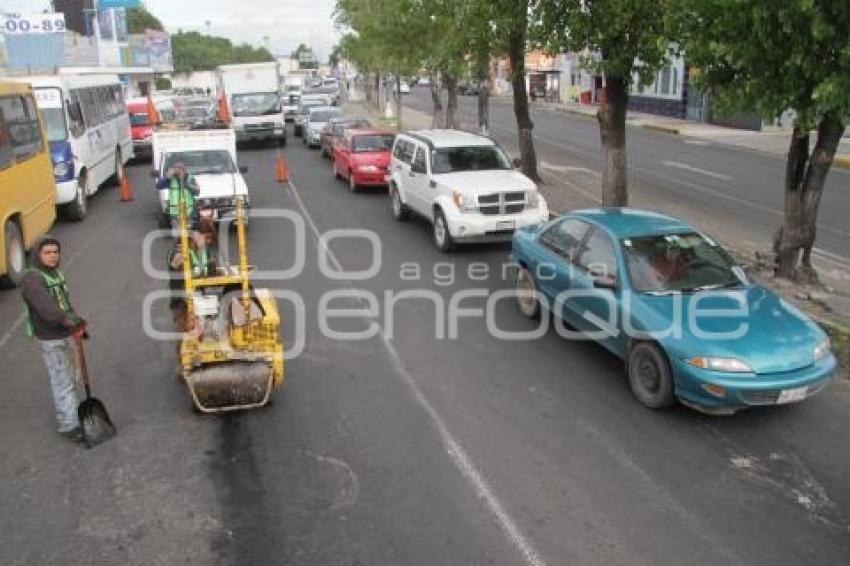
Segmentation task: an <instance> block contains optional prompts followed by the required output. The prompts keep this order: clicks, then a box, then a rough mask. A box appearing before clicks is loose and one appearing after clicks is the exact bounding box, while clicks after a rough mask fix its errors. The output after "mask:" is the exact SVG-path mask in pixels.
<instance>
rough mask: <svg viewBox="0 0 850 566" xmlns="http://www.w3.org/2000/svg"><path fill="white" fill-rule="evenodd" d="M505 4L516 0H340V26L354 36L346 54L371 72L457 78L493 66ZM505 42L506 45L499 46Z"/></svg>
mask: <svg viewBox="0 0 850 566" xmlns="http://www.w3.org/2000/svg"><path fill="white" fill-rule="evenodd" d="M500 4H516V2H512V1H511V0H497V1H495V2H493V1H486V0H338V1H337V10H336V21H337V24H338V25H339V26H340V27H344V28H348V29H349V30H350V33H348V34H347V35H346V36H344V37H343V39H342V42H341V44H340V48H341V51H342V53H343V54H344V56H345V57H347V58H348V59H351V60H352V61H354V62H355V63H356V64H357V65H358V67H360V68H361V69H362V70H364V71H366V72H391V73H395V74H399V75H409V74H415V73H417V72H418V71H420V70H421V69H423V68H424V69H427V70H428V71H429V72H432V73H437V72H443V73H448V74H452V75H454V76H458V77H460V76H464V75H466V74H469V71H470V69H471V66H473V65H475V64H476V62H478V63H479V64H480V62H481V61H486V62H489V59H490V56H491V55H493V54H495V53H496V52H497V51H498V50H499V49H500V47H497V46H498V45H501V50H502V51H504V42H503V37H502V36H500V35H499V33H498V31H499V29H498V26H496V23H495V22H497V21H498V20H499V17H500V14H501V13H502V12H503V11H504V10H502V9H500V7H499V5H500ZM500 40H502V41H501V43H500Z"/></svg>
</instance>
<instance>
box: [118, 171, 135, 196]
mask: <svg viewBox="0 0 850 566" xmlns="http://www.w3.org/2000/svg"><path fill="white" fill-rule="evenodd" d="M120 186H121V189H120V194H121V202H132V201H133V200H135V198H134V197H133V189H132V188H131V187H130V181H128V180H127V174H126V173H124V175H123V176H122V177H121V185H120Z"/></svg>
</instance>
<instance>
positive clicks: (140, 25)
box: [127, 8, 164, 34]
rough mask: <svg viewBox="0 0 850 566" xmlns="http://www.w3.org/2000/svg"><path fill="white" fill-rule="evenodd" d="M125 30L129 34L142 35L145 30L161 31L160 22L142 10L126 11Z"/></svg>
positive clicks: (130, 9)
mask: <svg viewBox="0 0 850 566" xmlns="http://www.w3.org/2000/svg"><path fill="white" fill-rule="evenodd" d="M127 29H128V30H129V31H130V33H134V34H135V33H144V32H145V30H146V29H154V30H158V31H162V30H163V29H164V28H163V27H162V22H160V21H159V19H158V18H157V17H156V16H154V15H153V14H151V13H150V12H148V11H147V10H146V9H144V8H129V9H127Z"/></svg>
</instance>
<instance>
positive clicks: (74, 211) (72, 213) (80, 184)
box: [65, 175, 89, 222]
mask: <svg viewBox="0 0 850 566" xmlns="http://www.w3.org/2000/svg"><path fill="white" fill-rule="evenodd" d="M88 198H89V195H88V175H80V178H79V179H78V180H77V194H76V196H74V200H73V202H69V203H68V204H67V205H65V206H66V208H65V213H66V215H67V216H68V219H69V220H73V221H74V222H80V221H81V220H83V219H85V217H86V214H87V213H88V211H89V205H88Z"/></svg>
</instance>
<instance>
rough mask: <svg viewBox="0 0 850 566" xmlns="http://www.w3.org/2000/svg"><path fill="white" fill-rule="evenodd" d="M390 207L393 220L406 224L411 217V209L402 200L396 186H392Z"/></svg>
mask: <svg viewBox="0 0 850 566" xmlns="http://www.w3.org/2000/svg"><path fill="white" fill-rule="evenodd" d="M390 207H391V208H392V211H393V218H395V219H396V220H397V221H399V222H404V221H405V220H407V219H408V218H409V217H410V209H409V208H407V205H406V204H404V202H402V200H401V195H400V194H399V192H398V188H396V186H395V185H390Z"/></svg>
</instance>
